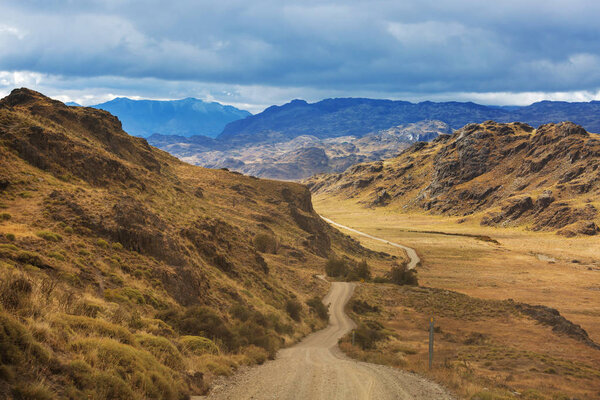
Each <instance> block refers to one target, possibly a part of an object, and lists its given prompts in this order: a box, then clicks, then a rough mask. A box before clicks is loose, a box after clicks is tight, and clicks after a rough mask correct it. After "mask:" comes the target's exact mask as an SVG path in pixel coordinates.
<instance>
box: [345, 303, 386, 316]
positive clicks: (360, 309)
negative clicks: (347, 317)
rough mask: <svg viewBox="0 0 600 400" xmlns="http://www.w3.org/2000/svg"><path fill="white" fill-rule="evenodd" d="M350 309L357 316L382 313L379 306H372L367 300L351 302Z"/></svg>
mask: <svg viewBox="0 0 600 400" xmlns="http://www.w3.org/2000/svg"><path fill="white" fill-rule="evenodd" d="M350 308H351V309H352V311H354V312H355V313H357V314H366V313H370V312H373V313H378V312H379V311H380V309H379V307H378V306H372V305H370V304H369V303H368V302H366V301H365V300H351V301H350Z"/></svg>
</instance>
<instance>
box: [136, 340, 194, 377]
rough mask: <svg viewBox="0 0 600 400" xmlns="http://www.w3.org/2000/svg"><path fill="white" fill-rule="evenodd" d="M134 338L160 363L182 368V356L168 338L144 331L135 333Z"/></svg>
mask: <svg viewBox="0 0 600 400" xmlns="http://www.w3.org/2000/svg"><path fill="white" fill-rule="evenodd" d="M136 339H137V342H138V343H139V345H140V346H141V347H142V348H143V349H145V350H147V351H149V352H150V353H151V354H152V355H153V356H154V357H156V359H157V360H158V361H160V362H161V363H162V364H164V365H166V366H167V367H169V368H171V369H175V370H178V371H180V370H182V369H183V356H182V355H181V353H180V352H179V350H178V349H177V347H175V345H173V343H171V342H170V341H169V339H167V338H164V337H162V336H154V335H149V334H145V333H144V334H138V335H136Z"/></svg>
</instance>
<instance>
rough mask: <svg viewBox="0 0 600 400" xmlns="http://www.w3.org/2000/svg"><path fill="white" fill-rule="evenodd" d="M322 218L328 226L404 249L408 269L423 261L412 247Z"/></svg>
mask: <svg viewBox="0 0 600 400" xmlns="http://www.w3.org/2000/svg"><path fill="white" fill-rule="evenodd" d="M320 217H321V218H322V219H323V221H325V222H327V223H328V224H331V225H333V226H336V227H338V228H342V229H346V230H347V231H350V232H354V233H357V234H359V235H361V236H365V237H368V238H369V239H373V240H377V241H379V242H383V243H385V244H389V245H390V246H393V247H397V248H399V249H402V250H404V251H405V252H406V255H407V256H408V258H409V262H408V266H407V267H408V269H413V268H415V267H416V266H417V265H418V264H419V263H420V262H421V259H420V258H419V256H418V255H417V252H416V251H415V249H412V248H410V247H407V246H404V245H402V244H399V243H393V242H390V241H388V240H385V239H382V238H378V237H376V236H373V235H369V234H368V233H364V232H361V231H357V230H356V229H352V228H350V227H347V226H345V225H342V224H338V223H337V222H333V221H332V220H330V219H329V218H325V217H324V216H322V215H321V216H320Z"/></svg>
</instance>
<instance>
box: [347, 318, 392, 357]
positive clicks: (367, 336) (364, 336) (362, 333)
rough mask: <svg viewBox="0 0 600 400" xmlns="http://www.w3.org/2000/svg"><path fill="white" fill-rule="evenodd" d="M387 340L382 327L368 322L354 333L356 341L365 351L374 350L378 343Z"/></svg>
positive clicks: (362, 324)
mask: <svg viewBox="0 0 600 400" xmlns="http://www.w3.org/2000/svg"><path fill="white" fill-rule="evenodd" d="M383 338H385V335H384V334H383V333H382V332H381V325H379V324H377V323H373V321H367V322H365V323H361V324H360V325H359V326H358V328H356V330H355V331H354V339H355V341H356V344H358V345H359V346H360V347H361V348H362V349H363V350H367V349H372V348H374V347H375V344H376V343H377V341H379V340H381V339H383Z"/></svg>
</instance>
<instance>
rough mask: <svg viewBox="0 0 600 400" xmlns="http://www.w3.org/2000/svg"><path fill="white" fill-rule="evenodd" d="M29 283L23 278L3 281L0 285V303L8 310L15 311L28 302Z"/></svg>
mask: <svg viewBox="0 0 600 400" xmlns="http://www.w3.org/2000/svg"><path fill="white" fill-rule="evenodd" d="M31 290H32V287H31V282H30V281H29V280H27V279H25V278H23V277H12V278H8V279H4V280H3V281H2V282H1V283H0V302H1V303H2V305H3V306H4V307H5V308H6V309H9V310H16V309H18V308H21V307H23V306H24V305H25V304H27V303H28V302H29V296H30V295H31Z"/></svg>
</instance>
